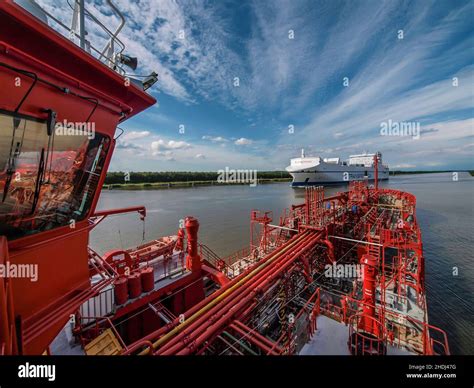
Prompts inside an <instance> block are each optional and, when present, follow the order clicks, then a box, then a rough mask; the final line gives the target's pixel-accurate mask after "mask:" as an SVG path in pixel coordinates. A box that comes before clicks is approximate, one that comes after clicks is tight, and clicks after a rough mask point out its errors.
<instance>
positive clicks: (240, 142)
mask: <svg viewBox="0 0 474 388" xmlns="http://www.w3.org/2000/svg"><path fill="white" fill-rule="evenodd" d="M252 143H253V141H252V140H250V139H246V138H245V137H241V138H240V139H237V140H236V141H235V142H234V144H236V145H250V144H252Z"/></svg>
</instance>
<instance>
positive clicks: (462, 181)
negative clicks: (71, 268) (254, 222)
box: [91, 173, 474, 354]
mask: <svg viewBox="0 0 474 388" xmlns="http://www.w3.org/2000/svg"><path fill="white" fill-rule="evenodd" d="M381 186H382V187H391V188H396V189H400V190H403V191H408V192H411V193H413V194H414V195H416V197H417V218H418V222H419V224H420V226H421V231H422V236H423V246H424V255H425V266H426V283H427V298H428V306H429V309H428V314H429V320H430V323H431V324H432V325H435V326H438V327H440V328H442V329H443V330H445V331H446V332H447V333H448V338H449V344H450V348H451V353H452V354H474V339H473V337H472V335H473V333H474V314H473V297H472V296H473V290H474V286H473V280H474V268H473V265H472V260H473V252H474V243H473V237H474V227H473V222H474V178H472V177H471V176H470V175H469V174H468V173H459V175H458V180H457V181H455V180H453V176H452V174H451V173H442V174H420V175H401V176H395V177H391V179H390V180H389V181H388V182H382V183H381ZM345 189H346V187H344V186H333V187H329V188H326V196H328V195H331V194H333V193H335V192H337V191H343V190H345ZM303 201H304V190H302V189H292V188H291V187H289V185H288V183H275V184H265V185H258V186H256V187H250V186H243V185H242V186H209V187H196V188H183V189H163V190H139V191H138V190H137V191H121V190H115V191H114V190H111V191H106V190H104V191H103V192H102V194H101V197H100V202H99V209H101V210H102V209H111V208H122V207H128V206H136V205H144V206H145V207H146V208H147V217H146V221H145V223H143V222H141V221H140V220H139V216H138V214H137V213H133V214H124V215H118V216H111V217H108V218H107V219H105V220H104V221H103V222H102V223H101V224H100V225H99V226H97V227H96V230H95V231H94V233H92V234H91V246H92V247H93V248H94V249H96V250H97V251H98V252H100V253H104V252H106V251H107V250H109V249H113V248H128V247H132V246H136V245H139V244H141V243H142V241H144V240H145V241H148V240H151V239H155V238H158V237H161V236H164V235H170V234H176V232H177V229H178V226H179V220H180V219H184V218H185V217H186V216H188V215H192V216H194V217H197V218H198V220H199V223H200V229H199V240H200V241H201V242H203V243H205V244H206V245H208V246H209V247H211V248H212V249H213V250H214V251H215V252H216V253H218V254H219V255H221V256H226V255H229V254H231V253H233V252H235V251H237V250H239V249H241V248H243V247H245V246H247V245H248V243H249V238H250V227H249V225H250V222H249V220H250V210H251V209H258V210H270V211H272V212H273V216H274V219H275V222H277V219H278V217H279V216H280V214H281V212H282V211H283V209H284V208H288V207H289V206H290V205H291V204H296V203H302V202H303Z"/></svg>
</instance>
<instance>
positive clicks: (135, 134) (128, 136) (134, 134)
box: [122, 131, 150, 140]
mask: <svg viewBox="0 0 474 388" xmlns="http://www.w3.org/2000/svg"><path fill="white" fill-rule="evenodd" d="M148 136H150V131H131V132H126V133H125V134H124V135H123V136H122V138H123V139H124V140H136V139H143V138H145V137H148Z"/></svg>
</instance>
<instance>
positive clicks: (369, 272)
mask: <svg viewBox="0 0 474 388" xmlns="http://www.w3.org/2000/svg"><path fill="white" fill-rule="evenodd" d="M361 264H362V265H363V266H364V281H363V295H362V305H363V310H362V317H361V322H360V324H361V327H362V329H364V330H365V331H367V332H368V333H371V334H375V335H377V334H378V333H376V331H377V330H378V328H377V325H374V319H375V277H376V276H377V268H376V265H377V259H376V258H375V257H373V256H370V255H363V256H362V258H361ZM372 318H373V319H372Z"/></svg>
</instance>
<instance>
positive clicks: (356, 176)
mask: <svg viewBox="0 0 474 388" xmlns="http://www.w3.org/2000/svg"><path fill="white" fill-rule="evenodd" d="M375 157H376V158H377V159H378V169H379V171H378V180H387V179H388V177H389V174H390V170H389V168H388V166H385V165H383V164H382V154H381V153H380V152H377V153H375V154H369V153H367V152H365V153H363V154H360V155H351V156H349V159H348V160H346V161H343V160H341V159H340V158H321V157H319V156H314V157H307V156H305V153H304V149H302V150H301V157H300V158H294V159H291V160H290V165H289V166H288V167H287V168H286V171H288V172H289V174H290V175H291V176H292V178H293V181H292V182H291V186H292V187H304V186H317V185H322V184H324V185H328V184H332V183H348V182H351V181H358V180H364V179H367V180H368V181H373V180H374V179H375V165H374V158H375Z"/></svg>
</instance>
